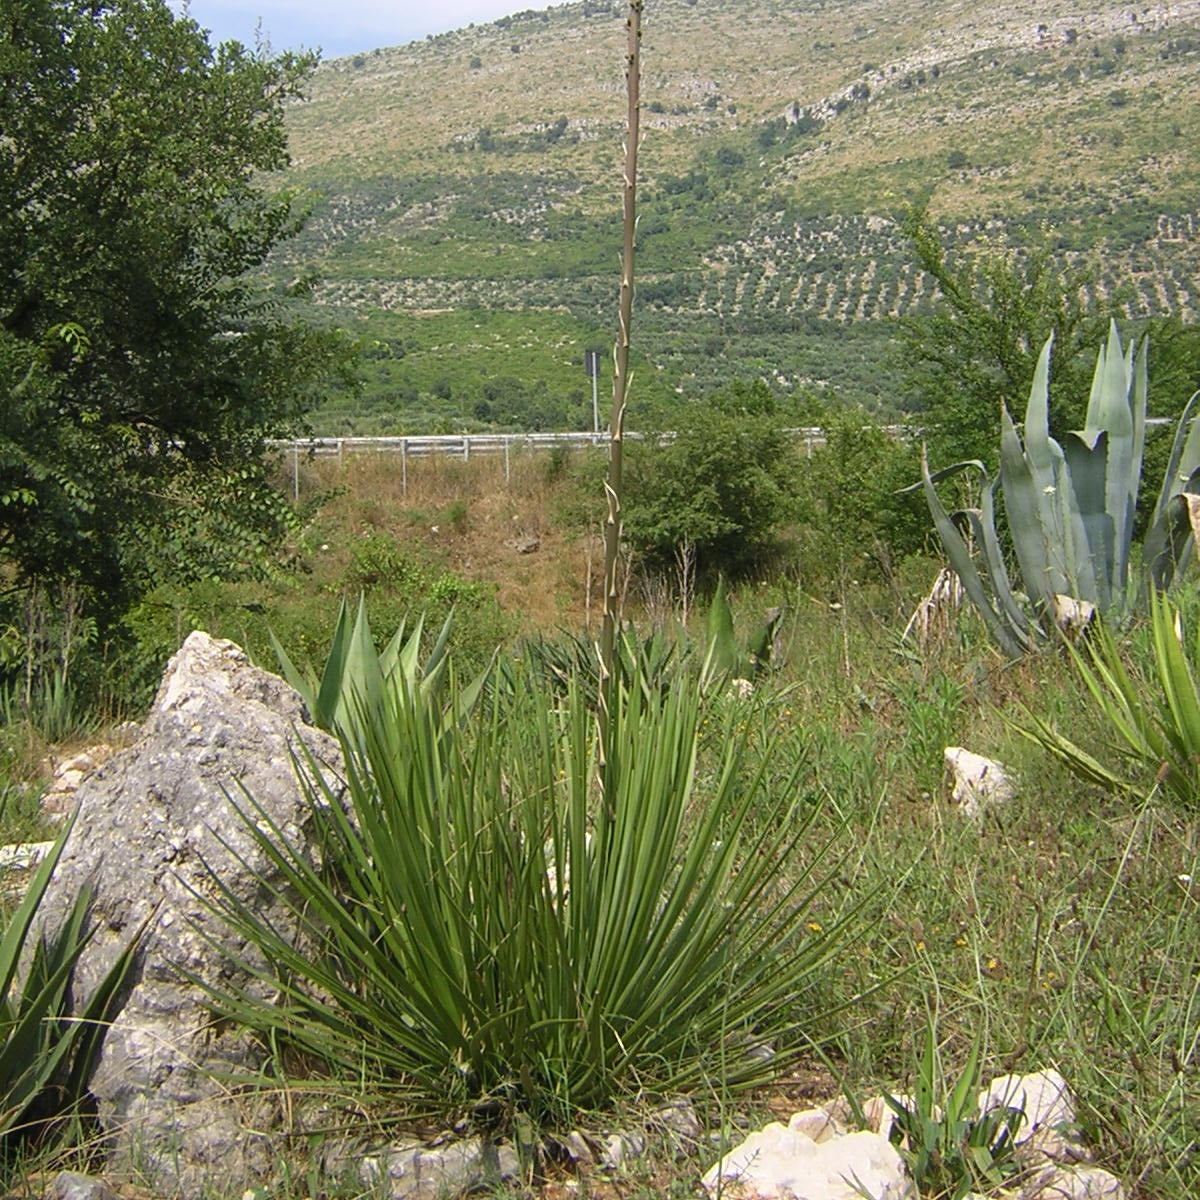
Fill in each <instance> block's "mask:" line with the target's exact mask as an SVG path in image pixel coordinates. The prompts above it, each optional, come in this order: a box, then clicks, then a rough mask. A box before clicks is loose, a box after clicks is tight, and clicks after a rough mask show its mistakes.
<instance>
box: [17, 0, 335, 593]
mask: <svg viewBox="0 0 1200 1200" xmlns="http://www.w3.org/2000/svg"><path fill="white" fill-rule="evenodd" d="M314 63H315V60H314V59H313V58H312V57H310V56H299V57H297V56H295V55H291V54H285V55H282V56H279V57H271V56H269V55H268V54H267V53H265V52H263V51H250V50H247V49H245V48H243V47H242V46H241V45H239V44H238V43H226V44H224V45H221V46H217V47H215V48H214V47H211V46H210V45H209V44H208V41H207V38H206V36H205V35H204V33H203V32H202V31H201V30H200V29H199V28H198V26H197V25H196V24H195V22H194V21H192V20H191V19H189V18H187V17H186V16H185V17H175V16H174V15H173V14H172V13H171V11H170V9H169V8H168V7H167V5H166V3H164V2H163V0H6V3H5V4H4V6H3V8H2V9H0V396H2V397H3V401H2V410H3V411H2V414H0V566H2V565H3V564H4V563H7V564H8V565H9V567H10V570H9V574H8V579H9V582H10V583H11V582H12V580H13V571H15V572H16V578H17V579H18V580H30V579H38V580H62V579H64V578H73V579H76V580H78V581H80V582H82V583H83V584H85V585H86V586H87V587H89V588H91V589H92V590H93V595H94V596H95V597H96V599H97V600H98V601H100V602H103V603H104V604H106V605H112V604H113V603H114V602H117V601H120V600H123V599H128V597H129V596H131V595H132V594H135V593H136V592H137V591H138V590H139V589H141V588H143V587H145V586H148V585H150V584H152V583H154V582H155V581H156V580H158V579H161V578H165V577H168V576H170V577H174V578H180V577H183V578H186V577H187V576H189V575H191V576H196V575H217V574H222V573H228V572H232V571H239V570H244V569H247V568H252V567H253V566H254V565H255V564H256V563H260V562H261V561H262V558H263V554H264V552H265V550H266V549H267V547H268V546H269V544H270V539H271V537H272V536H273V535H274V534H275V533H277V532H278V529H279V527H280V526H281V524H282V523H284V522H286V520H287V511H286V507H285V506H284V505H283V503H282V501H281V500H280V499H279V498H278V496H277V495H276V493H275V492H274V491H273V490H272V489H271V488H270V487H269V481H268V479H267V474H266V467H265V466H264V463H263V459H262V449H263V440H264V438H265V437H266V436H267V435H269V434H272V433H277V432H281V431H283V430H285V429H287V428H289V427H293V426H295V425H297V424H298V423H299V422H300V420H301V417H302V413H303V412H304V410H305V408H306V407H307V405H308V404H309V403H310V402H311V399H312V397H313V394H314V392H315V391H316V390H317V389H319V388H321V387H323V386H324V385H326V384H327V383H328V382H330V381H331V380H332V379H334V378H339V379H345V378H346V377H347V374H348V370H349V366H348V364H349V352H348V349H347V344H346V343H345V342H344V340H343V339H341V338H340V337H339V336H338V335H336V334H335V333H334V332H332V331H329V330H322V329H318V328H314V327H313V326H311V325H309V324H307V323H306V322H304V321H303V320H301V319H300V317H299V315H298V313H297V311H296V307H295V306H296V302H297V299H298V297H299V296H301V295H302V294H303V292H304V290H305V284H304V282H303V281H296V282H295V283H294V284H293V285H292V286H290V287H287V288H284V287H282V286H275V285H272V284H271V283H270V281H269V280H268V278H267V276H266V275H265V273H264V272H263V271H262V270H261V268H262V267H263V265H264V263H265V262H266V260H267V256H268V255H269V253H270V252H271V250H272V249H273V248H274V247H275V246H276V245H278V243H280V242H281V241H282V240H283V239H285V238H287V237H288V236H290V235H291V234H293V233H295V232H296V231H297V229H298V228H299V225H300V223H301V219H300V217H299V215H298V214H297V212H296V210H295V205H294V197H293V196H292V195H290V194H288V193H286V192H279V191H275V190H274V189H273V188H272V187H271V186H269V185H268V183H267V181H266V178H265V176H266V173H268V172H272V171H277V170H279V169H280V168H282V167H283V166H285V165H286V163H287V149H286V136H285V131H284V125H283V116H284V105H285V102H286V101H287V100H288V99H289V98H291V97H294V96H296V95H297V94H298V93H299V90H300V88H301V86H302V84H303V82H304V80H305V78H306V76H307V75H308V74H309V72H310V71H311V69H312V67H313V66H314Z"/></svg>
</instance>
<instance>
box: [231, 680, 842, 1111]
mask: <svg viewBox="0 0 1200 1200" xmlns="http://www.w3.org/2000/svg"><path fill="white" fill-rule="evenodd" d="M615 696H616V699H617V702H616V703H615V704H614V706H613V708H612V709H611V710H610V718H611V719H610V721H609V725H608V728H607V734H606V738H607V740H606V742H605V750H606V755H605V760H604V763H605V767H604V769H605V780H606V785H607V788H606V791H605V793H604V796H603V799H601V798H600V797H599V795H598V791H597V776H598V771H599V767H600V760H599V746H598V737H599V734H598V732H597V722H596V720H595V714H594V711H593V710H592V709H591V708H590V706H589V705H587V704H586V703H584V702H583V699H582V697H581V694H580V691H579V689H578V687H576V686H575V685H574V684H573V683H572V684H570V685H569V686H568V689H567V695H566V698H565V700H560V699H558V698H556V697H555V696H554V695H553V694H552V693H550V692H548V691H547V690H546V689H545V688H544V686H543V685H541V684H540V683H538V682H537V681H536V680H530V681H528V684H527V686H526V687H525V688H523V689H520V690H519V692H518V693H517V695H516V697H515V698H514V699H513V700H512V702H511V703H509V702H507V698H506V702H505V703H500V702H499V701H497V702H496V703H494V704H493V705H492V707H491V710H490V712H487V713H483V714H477V717H476V721H475V722H474V724H475V725H476V728H475V730H474V736H473V738H471V739H470V740H469V741H468V738H467V736H466V735H464V736H463V737H461V738H458V739H456V740H454V741H453V742H447V741H446V740H445V739H442V738H440V737H439V736H438V734H437V730H438V721H439V717H438V714H437V712H434V711H431V709H430V706H429V704H428V703H426V702H425V701H423V700H422V699H421V697H420V696H419V694H418V693H417V692H416V691H415V690H414V689H409V690H408V691H407V692H399V691H397V692H393V693H391V694H390V695H389V697H388V698H387V700H386V703H385V707H386V712H385V718H384V719H383V720H380V721H371V722H369V723H367V724H366V726H365V729H364V734H365V736H364V738H363V740H362V743H361V745H355V744H352V743H350V742H348V741H345V742H344V745H345V750H346V754H347V776H346V784H347V789H348V801H349V803H348V808H347V807H344V806H343V801H342V798H341V797H340V796H339V795H338V790H337V788H336V786H333V785H329V784H327V783H325V782H323V781H322V779H321V777H320V776H319V775H318V773H316V772H315V771H313V770H311V769H308V770H302V771H301V778H302V780H303V786H304V788H305V790H306V792H307V795H308V799H309V803H310V808H311V817H312V821H313V823H314V827H315V830H316V834H317V838H318V847H319V852H318V854H317V855H315V856H314V855H312V854H311V853H309V852H306V850H305V849H304V848H303V847H300V846H296V845H293V844H291V843H290V842H289V841H288V839H287V837H286V836H285V833H284V831H283V830H282V829H279V828H276V827H273V826H272V825H271V823H270V821H269V819H268V818H267V817H266V814H265V813H263V812H262V810H261V809H260V808H259V807H258V806H256V805H255V804H254V803H253V801H252V799H251V798H247V799H246V801H245V817H246V821H247V827H248V828H249V830H250V831H251V833H252V835H253V836H254V837H255V838H256V840H257V841H258V843H259V846H260V847H261V850H262V852H263V853H265V854H266V855H267V856H268V857H269V858H270V859H271V861H272V862H273V864H274V866H275V868H276V869H277V870H278V872H279V873H280V875H281V877H282V879H283V881H284V886H282V887H280V888H279V889H278V896H279V898H280V899H281V900H283V901H284V902H285V903H286V904H287V905H288V906H289V908H290V913H289V919H288V920H287V921H286V922H278V923H274V924H272V923H268V922H266V921H265V920H264V919H263V918H262V917H260V916H259V915H258V914H257V913H256V912H255V911H254V910H253V909H251V908H250V907H248V906H247V905H246V904H244V903H242V902H240V901H239V900H238V899H237V898H236V897H234V896H233V895H232V894H230V893H229V892H228V891H224V890H222V889H221V883H220V880H219V879H214V883H215V885H216V887H217V889H218V890H219V892H220V897H221V898H220V900H219V902H218V905H219V910H220V912H221V913H222V914H223V916H224V918H225V919H226V920H227V921H228V922H229V923H230V924H231V925H232V926H233V927H234V929H235V930H236V931H237V933H238V934H239V936H240V937H241V938H244V939H245V940H246V941H247V942H248V943H249V944H250V945H252V946H254V947H256V948H257V950H258V951H260V952H261V958H260V957H259V956H258V954H253V955H247V956H246V959H245V960H244V961H239V964H238V965H239V966H241V967H242V968H243V969H245V970H249V971H250V972H251V973H252V974H255V975H257V976H259V977H260V978H262V979H264V980H265V981H266V982H267V983H268V986H269V991H270V993H271V994H272V996H273V997H275V998H274V999H272V1000H271V1001H270V1002H269V1003H268V1002H266V1001H263V1000H261V999H258V998H256V996H255V995H252V994H249V993H247V992H244V991H239V992H230V993H226V994H220V995H217V996H216V997H215V998H214V999H215V1003H216V1005H217V1007H218V1009H219V1010H220V1011H221V1012H223V1013H225V1014H227V1015H228V1016H230V1017H232V1018H233V1019H235V1020H237V1021H238V1022H241V1023H243V1024H245V1025H247V1026H249V1027H251V1028H252V1029H256V1030H258V1031H259V1032H260V1033H261V1034H262V1036H263V1037H264V1039H266V1040H267V1041H268V1042H269V1044H271V1045H273V1046H277V1047H281V1048H283V1047H291V1048H292V1049H293V1051H294V1050H295V1049H300V1050H302V1051H303V1052H304V1054H305V1055H306V1056H307V1059H308V1061H310V1062H316V1063H319V1064H321V1065H322V1066H323V1068H324V1070H325V1077H326V1080H327V1081H328V1082H327V1083H326V1084H325V1086H335V1087H336V1086H341V1087H342V1088H345V1089H350V1090H353V1091H354V1092H355V1094H356V1095H357V1096H359V1097H361V1096H363V1095H364V1094H369V1093H372V1092H374V1093H376V1094H378V1095H384V1096H386V1095H387V1094H388V1093H389V1092H390V1093H391V1094H392V1098H393V1099H397V1098H398V1097H397V1093H398V1094H399V1096H400V1097H402V1098H403V1100H404V1102H405V1108H406V1111H407V1113H408V1114H409V1115H410V1116H411V1114H412V1113H413V1112H414V1111H420V1110H422V1109H424V1110H426V1111H428V1110H429V1109H434V1110H437V1111H438V1112H439V1114H440V1115H442V1116H445V1115H446V1113H447V1110H450V1111H455V1110H458V1111H461V1110H463V1109H468V1108H470V1107H471V1106H473V1105H478V1104H480V1103H484V1104H494V1103H496V1102H499V1103H500V1104H501V1105H502V1106H503V1107H504V1108H506V1109H507V1110H509V1111H512V1110H523V1111H525V1112H527V1113H529V1114H530V1115H532V1116H533V1118H534V1119H536V1120H550V1121H553V1120H554V1119H556V1118H558V1119H561V1120H564V1121H565V1120H568V1119H570V1118H571V1116H572V1115H573V1114H576V1113H577V1112H578V1111H579V1110H581V1109H582V1110H597V1109H601V1108H604V1107H606V1106H608V1105H610V1104H611V1103H612V1102H613V1101H614V1100H616V1099H617V1098H619V1097H621V1096H627V1095H632V1094H635V1093H637V1094H640V1095H643V1096H651V1097H652V1096H662V1095H670V1094H677V1093H680V1092H690V1091H695V1090H699V1089H702V1088H705V1087H708V1086H710V1085H711V1084H712V1083H713V1081H715V1080H718V1079H719V1080H720V1082H721V1084H722V1085H723V1086H724V1087H726V1088H728V1089H738V1088H742V1087H746V1086H750V1085H754V1084H759V1083H762V1082H764V1081H765V1080H767V1079H768V1078H770V1077H771V1075H772V1074H773V1073H774V1071H776V1070H778V1068H779V1066H780V1065H781V1064H783V1063H785V1062H787V1061H788V1055H787V1053H786V1052H787V1051H788V1050H789V1049H791V1048H793V1047H795V1045H796V1044H797V1042H798V1041H799V1037H800V1033H801V1030H802V1029H804V1023H805V1022H806V1021H807V1020H811V1019H815V1014H813V1013H810V1012H808V1011H806V1008H805V1005H804V1001H803V997H804V996H805V994H806V991H808V989H809V987H810V985H811V984H812V983H813V981H814V980H817V979H819V978H820V972H821V969H822V967H823V965H824V964H825V963H826V962H827V960H828V959H829V957H830V955H831V954H832V953H833V951H834V949H835V948H836V947H837V946H838V945H839V942H840V940H841V939H842V937H843V935H844V934H845V932H846V930H847V927H848V925H847V923H848V922H849V921H850V920H851V918H850V917H849V916H845V917H843V919H842V920H841V921H831V920H830V919H829V918H828V917H827V916H823V919H822V922H820V923H818V922H811V923H810V921H809V918H810V917H811V908H810V902H811V901H813V900H814V897H815V895H816V892H817V890H818V887H819V886H820V884H819V882H818V879H817V874H816V872H817V870H818V865H819V864H820V863H821V862H822V859H823V857H824V858H826V859H827V858H828V855H824V856H823V853H822V850H821V847H820V846H819V845H812V844H810V843H811V842H812V840H813V839H812V834H811V829H812V822H813V819H814V815H815V809H814V808H813V807H808V808H803V807H802V806H801V803H800V802H799V801H798V800H797V798H796V797H797V795H798V788H797V787H796V786H792V785H795V784H796V783H797V781H796V780H791V781H790V785H789V783H788V781H784V784H783V786H780V785H779V784H778V781H775V782H773V783H772V784H771V785H768V782H767V780H766V778H765V774H764V773H765V770H766V768H765V765H764V766H762V767H760V768H758V769H757V770H749V771H747V770H746V769H745V768H744V763H743V756H742V738H741V736H740V735H738V734H737V733H736V731H735V729H734V727H733V725H732V724H731V726H730V728H729V730H728V737H727V738H726V739H725V740H724V743H723V750H722V752H721V757H720V760H719V762H717V763H716V764H715V766H714V768H713V770H712V774H711V778H709V779H708V780H707V782H706V784H705V785H704V786H703V788H701V787H700V786H699V785H698V782H697V765H696V758H697V740H698V739H697V731H698V723H699V716H700V712H701V708H702V701H701V699H700V691H699V688H698V687H697V686H696V681H695V678H694V676H693V678H692V679H691V681H690V684H685V681H684V680H682V679H680V680H678V681H677V686H676V687H674V688H672V689H670V690H669V691H668V692H667V693H666V694H662V693H660V692H659V691H658V690H656V689H654V688H641V687H639V686H637V685H635V686H633V687H632V688H626V689H621V690H620V691H619V692H616V693H615ZM631 697H635V698H631ZM451 707H452V709H453V708H454V707H455V705H454V704H453V702H452V705H451ZM802 844H803V845H804V846H805V852H804V853H803V854H800V853H799V852H798V847H799V846H800V845H802ZM314 858H315V860H316V863H317V864H319V865H314ZM831 869H836V867H833V865H832V864H831ZM825 899H826V901H827V900H828V897H826V898H825ZM293 927H294V929H295V930H299V931H300V935H301V936H300V939H299V942H297V941H296V940H295V939H294V937H293ZM264 963H265V964H269V966H264V965H263V964H264ZM261 994H262V993H261V992H259V993H258V995H261ZM828 1018H829V1014H828V1013H826V1014H824V1015H823V1017H822V1019H823V1020H828ZM808 1032H813V1033H815V1032H816V1031H815V1030H812V1029H809V1030H808ZM764 1043H773V1044H774V1046H775V1048H776V1051H777V1053H776V1054H775V1055H774V1056H771V1055H769V1054H763V1053H761V1049H762V1047H763V1045H764Z"/></svg>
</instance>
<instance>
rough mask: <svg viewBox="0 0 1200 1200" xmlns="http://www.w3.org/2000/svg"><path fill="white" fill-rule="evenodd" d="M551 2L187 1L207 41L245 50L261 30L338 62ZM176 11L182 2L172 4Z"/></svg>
mask: <svg viewBox="0 0 1200 1200" xmlns="http://www.w3.org/2000/svg"><path fill="white" fill-rule="evenodd" d="M553 2H554V0H525V3H521V0H433V2H432V3H420V2H418V0H191V4H190V9H191V14H192V17H193V18H194V19H195V20H196V22H197V23H198V24H199V25H200V26H201V27H202V28H204V29H208V30H211V31H212V39H211V40H212V41H214V42H223V41H228V40H230V39H231V38H236V39H237V40H238V41H239V42H243V43H245V44H246V45H248V46H250V45H253V44H254V31H255V27H256V26H257V25H258V23H259V18H261V19H262V30H263V33H264V35H265V36H266V38H267V40H268V41H269V42H270V43H271V47H272V49H274V50H296V49H299V48H300V47H302V46H303V47H304V48H305V49H306V50H313V49H317V48H318V47H319V48H320V49H321V51H322V57H324V58H337V57H338V56H339V55H343V54H354V53H356V52H358V51H360V50H374V49H375V47H376V46H398V45H401V44H402V43H404V42H411V41H414V40H415V39H417V38H423V37H424V36H425V35H426V34H427V33H444V32H446V30H448V29H461V28H462V27H463V26H464V25H469V24H470V23H471V22H472V21H474V22H475V24H477V25H479V24H483V23H486V22H488V21H494V20H495V19H496V18H497V17H503V16H505V15H506V14H507V13H513V12H522V11H524V10H526V9H530V8H534V9H537V10H539V11H540V10H541V9H543V8H547V7H549V6H550V4H551V3H553ZM558 2H559V3H561V2H562V0H558ZM172 7H173V8H175V9H176V10H179V9H181V8H182V7H183V0H172Z"/></svg>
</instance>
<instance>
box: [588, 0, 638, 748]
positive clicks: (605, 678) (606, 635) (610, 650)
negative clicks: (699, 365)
mask: <svg viewBox="0 0 1200 1200" xmlns="http://www.w3.org/2000/svg"><path fill="white" fill-rule="evenodd" d="M642 7H643V4H642V0H630V4H629V18H628V21H627V22H626V27H627V29H628V43H627V52H626V64H625V83H626V94H627V97H628V102H629V108H628V115H627V120H626V131H625V179H624V192H623V213H624V218H625V243H624V248H623V251H622V254H621V298H620V306H619V317H618V322H619V324H618V330H617V341H616V345H615V347H614V349H613V363H614V366H613V404H612V421H611V424H610V425H609V443H608V479H607V481H606V482H605V485H604V490H605V495H606V497H607V500H608V515H607V517H606V519H605V524H604V623H603V625H602V627H601V634H600V689H599V697H600V699H599V712H598V717H599V721H600V734H601V747H603V746H604V744H605V738H606V734H607V730H608V705H609V699H610V696H609V692H610V684H611V682H612V678H613V656H614V653H615V650H616V640H617V625H618V622H619V620H620V597H619V594H618V587H617V576H618V560H619V557H620V555H619V551H620V545H621V449H622V445H621V443H622V438H623V434H624V428H625V398H626V394H627V392H628V388H629V335H630V325H631V323H632V319H633V250H634V241H633V239H634V231H635V227H636V223H637V153H638V136H639V134H638V130H639V123H640V122H639V117H640V113H639V101H638V91H639V82H640V75H641V41H642ZM602 752H603V750H602Z"/></svg>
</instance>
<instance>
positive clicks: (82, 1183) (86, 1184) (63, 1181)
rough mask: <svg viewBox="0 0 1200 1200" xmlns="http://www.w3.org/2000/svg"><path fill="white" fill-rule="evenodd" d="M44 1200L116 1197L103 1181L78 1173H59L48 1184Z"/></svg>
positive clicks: (110, 1198)
mask: <svg viewBox="0 0 1200 1200" xmlns="http://www.w3.org/2000/svg"><path fill="white" fill-rule="evenodd" d="M46 1200H117V1195H116V1193H115V1192H114V1191H113V1190H112V1188H110V1187H109V1186H108V1184H107V1183H105V1182H104V1180H103V1179H95V1178H93V1177H92V1176H91V1175H81V1174H80V1173H79V1172H78V1171H60V1172H59V1174H57V1175H56V1176H55V1177H54V1182H53V1183H51V1184H50V1190H49V1191H48V1192H47V1193H46Z"/></svg>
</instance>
